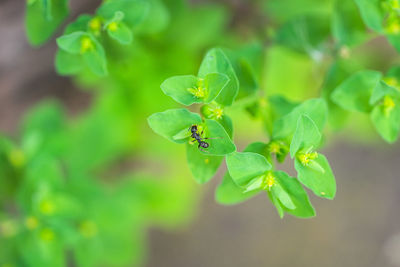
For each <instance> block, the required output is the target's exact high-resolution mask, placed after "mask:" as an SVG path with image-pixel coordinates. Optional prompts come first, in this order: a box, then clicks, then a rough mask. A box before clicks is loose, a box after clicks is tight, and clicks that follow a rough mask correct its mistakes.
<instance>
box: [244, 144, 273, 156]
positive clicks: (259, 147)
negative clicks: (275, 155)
mask: <svg viewBox="0 0 400 267" xmlns="http://www.w3.org/2000/svg"><path fill="white" fill-rule="evenodd" d="M243 151H244V152H254V153H258V154H260V155H263V156H264V157H267V156H268V153H269V152H268V145H267V144H266V143H263V142H254V143H251V144H250V145H248V146H247V147H246V148H245V149H244V150H243Z"/></svg>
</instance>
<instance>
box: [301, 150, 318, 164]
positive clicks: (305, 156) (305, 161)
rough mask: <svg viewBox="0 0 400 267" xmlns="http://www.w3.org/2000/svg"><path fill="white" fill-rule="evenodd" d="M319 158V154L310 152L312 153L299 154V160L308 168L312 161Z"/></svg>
mask: <svg viewBox="0 0 400 267" xmlns="http://www.w3.org/2000/svg"><path fill="white" fill-rule="evenodd" d="M316 158H318V153H317V152H315V151H314V152H310V153H299V154H298V155H297V159H298V160H299V161H300V162H301V164H303V166H307V165H308V164H309V163H310V161H311V160H314V159H316Z"/></svg>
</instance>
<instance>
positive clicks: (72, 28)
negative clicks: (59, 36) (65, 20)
mask: <svg viewBox="0 0 400 267" xmlns="http://www.w3.org/2000/svg"><path fill="white" fill-rule="evenodd" d="M92 18H93V16H90V15H80V16H79V17H78V18H77V19H76V20H75V21H74V22H71V23H70V24H68V26H67V27H65V30H64V35H67V34H71V33H74V32H86V31H87V30H88V25H89V21H90V20H91V19H92Z"/></svg>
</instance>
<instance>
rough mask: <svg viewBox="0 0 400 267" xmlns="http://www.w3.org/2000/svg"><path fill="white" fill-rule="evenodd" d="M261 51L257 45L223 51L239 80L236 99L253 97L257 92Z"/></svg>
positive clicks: (260, 46)
mask: <svg viewBox="0 0 400 267" xmlns="http://www.w3.org/2000/svg"><path fill="white" fill-rule="evenodd" d="M263 51H264V50H263V49H262V45H261V44H258V43H254V44H250V45H246V46H245V47H244V48H241V49H238V50H227V49H224V52H225V54H226V55H227V56H228V58H229V61H230V62H231V64H232V67H233V69H234V70H235V73H236V75H237V77H238V80H239V84H240V88H239V93H238V96H237V99H240V98H244V97H247V96H250V95H253V94H254V93H255V92H256V91H257V90H258V88H259V76H260V73H261V66H262V58H263V56H264V55H263Z"/></svg>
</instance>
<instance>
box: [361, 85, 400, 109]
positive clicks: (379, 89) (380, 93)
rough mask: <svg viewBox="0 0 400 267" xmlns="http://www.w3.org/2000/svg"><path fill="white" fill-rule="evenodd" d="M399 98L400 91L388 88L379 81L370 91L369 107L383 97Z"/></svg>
mask: <svg viewBox="0 0 400 267" xmlns="http://www.w3.org/2000/svg"><path fill="white" fill-rule="evenodd" d="M386 95H387V96H390V97H394V98H400V91H399V90H398V89H396V88H394V87H392V86H389V85H388V84H387V83H385V82H384V81H379V82H378V83H377V85H376V86H375V87H374V89H373V90H372V94H371V98H370V99H369V103H370V105H375V104H376V103H377V102H378V101H379V100H381V99H382V98H383V97H384V96H386Z"/></svg>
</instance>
